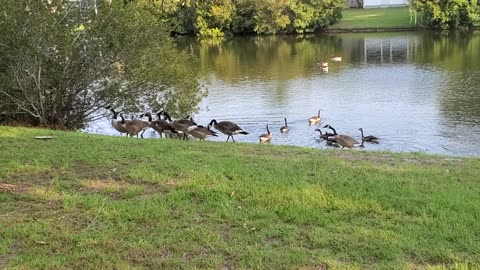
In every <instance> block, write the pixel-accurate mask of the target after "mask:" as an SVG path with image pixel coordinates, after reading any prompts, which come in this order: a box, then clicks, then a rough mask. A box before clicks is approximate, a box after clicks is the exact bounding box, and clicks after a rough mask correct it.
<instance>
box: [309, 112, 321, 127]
mask: <svg viewBox="0 0 480 270" xmlns="http://www.w3.org/2000/svg"><path fill="white" fill-rule="evenodd" d="M321 110H322V109H320V110H318V114H317V115H315V116H312V117H310V118H308V122H309V123H310V125H315V124H318V123H320V111H321Z"/></svg>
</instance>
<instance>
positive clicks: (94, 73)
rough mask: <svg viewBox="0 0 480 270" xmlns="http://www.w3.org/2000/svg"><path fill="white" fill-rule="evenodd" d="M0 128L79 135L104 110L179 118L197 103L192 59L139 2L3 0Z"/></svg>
mask: <svg viewBox="0 0 480 270" xmlns="http://www.w3.org/2000/svg"><path fill="white" fill-rule="evenodd" d="M0 16H1V17H2V18H1V19H0V36H1V37H2V39H1V41H0V47H1V48H2V49H1V50H0V122H14V121H15V122H22V123H27V124H33V125H42V126H50V127H57V128H62V129H77V128H81V127H83V126H84V124H85V123H86V122H88V121H89V120H93V119H94V118H96V117H98V116H99V111H100V110H102V108H103V107H105V106H106V105H108V104H112V105H114V106H116V107H120V108H121V109H123V110H125V111H129V110H130V111H139V110H142V109H155V110H156V109H158V108H159V107H160V108H165V109H168V110H169V111H174V112H178V113H182V114H186V113H190V112H191V111H192V110H195V106H196V104H198V102H199V101H200V99H201V98H202V92H201V91H200V88H199V83H198V81H197V74H198V71H197V70H196V69H195V66H196V65H195V63H194V61H195V60H194V59H193V57H192V56H191V55H189V54H187V53H185V52H179V51H178V50H177V49H176V48H175V46H174V44H173V42H172V41H171V40H170V38H169V37H168V35H167V31H166V28H165V27H164V25H163V24H162V23H159V22H158V19H157V17H156V16H152V13H151V12H150V11H149V10H147V9H144V6H143V5H142V4H141V3H136V2H131V3H128V4H126V5H125V4H123V3H120V2H119V1H99V0H97V1H94V0H82V1H79V2H72V1H66V0H52V1H46V0H45V1H37V0H21V1H16V0H5V1H3V2H2V5H1V6H0Z"/></svg>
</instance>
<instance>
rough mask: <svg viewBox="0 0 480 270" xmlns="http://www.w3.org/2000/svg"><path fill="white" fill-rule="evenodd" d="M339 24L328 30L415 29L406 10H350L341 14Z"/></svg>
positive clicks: (403, 8)
mask: <svg viewBox="0 0 480 270" xmlns="http://www.w3.org/2000/svg"><path fill="white" fill-rule="evenodd" d="M342 16H343V17H342V19H341V20H340V22H338V23H336V24H334V25H332V26H330V27H329V29H388V28H390V29H391V28H415V27H416V25H414V23H413V22H412V23H410V13H409V12H408V8H405V7H398V8H372V9H361V8H350V9H345V10H343V12H342Z"/></svg>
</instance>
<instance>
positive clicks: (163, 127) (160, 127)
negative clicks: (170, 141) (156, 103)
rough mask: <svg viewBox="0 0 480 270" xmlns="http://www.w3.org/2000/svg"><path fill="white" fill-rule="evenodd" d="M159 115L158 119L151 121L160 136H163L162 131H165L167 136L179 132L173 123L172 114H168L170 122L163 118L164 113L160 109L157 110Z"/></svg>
mask: <svg viewBox="0 0 480 270" xmlns="http://www.w3.org/2000/svg"><path fill="white" fill-rule="evenodd" d="M157 117H158V119H157V120H155V121H152V122H151V127H152V128H153V129H154V130H155V131H156V132H158V134H160V138H162V133H165V137H167V134H168V135H170V136H172V135H174V134H178V131H176V130H175V127H174V126H173V124H172V123H171V121H172V119H171V118H170V116H166V117H167V120H169V121H170V122H168V121H166V120H164V119H162V114H161V112H160V111H159V112H157Z"/></svg>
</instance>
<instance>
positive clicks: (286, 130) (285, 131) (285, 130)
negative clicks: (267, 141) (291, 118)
mask: <svg viewBox="0 0 480 270" xmlns="http://www.w3.org/2000/svg"><path fill="white" fill-rule="evenodd" d="M283 120H285V126H282V127H281V128H280V132H281V133H287V132H288V131H289V130H290V129H289V128H288V124H287V118H283Z"/></svg>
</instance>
